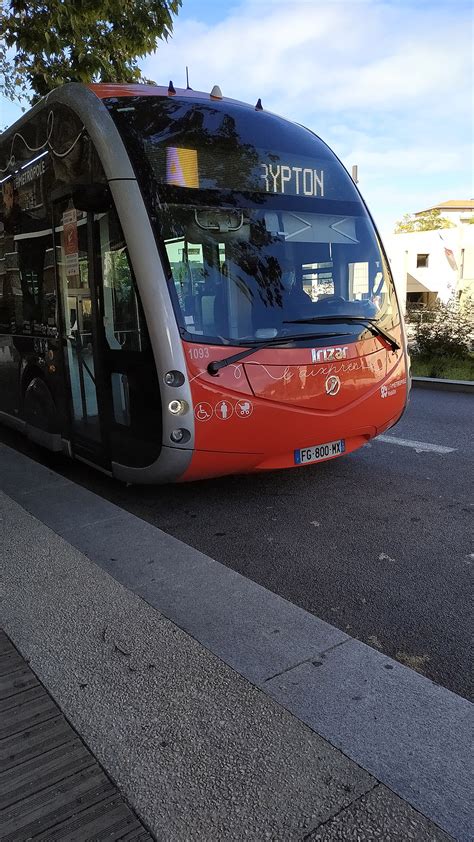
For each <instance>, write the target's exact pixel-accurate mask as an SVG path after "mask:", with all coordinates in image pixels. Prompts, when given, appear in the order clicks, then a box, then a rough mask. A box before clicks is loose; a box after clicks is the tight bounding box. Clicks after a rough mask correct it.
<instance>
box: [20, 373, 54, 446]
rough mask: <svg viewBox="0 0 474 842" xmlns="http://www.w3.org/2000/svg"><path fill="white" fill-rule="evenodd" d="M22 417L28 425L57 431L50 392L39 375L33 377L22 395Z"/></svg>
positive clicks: (49, 431)
mask: <svg viewBox="0 0 474 842" xmlns="http://www.w3.org/2000/svg"><path fill="white" fill-rule="evenodd" d="M23 418H24V420H25V421H26V423H27V425H28V426H31V427H36V428H37V429H39V430H44V432H46V433H58V432H59V429H58V418H57V411H56V405H55V403H54V400H53V397H52V395H51V392H50V391H49V389H48V387H47V385H46V383H45V382H44V380H42V379H41V377H33V379H32V380H30V382H29V383H28V386H27V388H26V391H25V394H24V397H23Z"/></svg>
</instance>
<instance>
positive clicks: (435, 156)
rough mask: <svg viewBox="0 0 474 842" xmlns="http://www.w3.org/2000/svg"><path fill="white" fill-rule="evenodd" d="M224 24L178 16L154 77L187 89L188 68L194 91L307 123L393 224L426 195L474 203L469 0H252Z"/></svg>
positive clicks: (151, 62) (149, 66)
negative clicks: (473, 198)
mask: <svg viewBox="0 0 474 842" xmlns="http://www.w3.org/2000/svg"><path fill="white" fill-rule="evenodd" d="M184 11H185V5H184V4H183V12H182V14H183V13H184ZM220 16H221V20H219V21H218V22H217V23H216V24H209V23H203V22H201V21H199V20H190V19H186V17H181V18H180V16H178V18H177V20H176V22H175V27H174V36H173V38H172V39H170V41H169V42H168V43H167V44H164V45H162V46H160V48H159V50H158V52H157V53H156V54H155V56H153V57H150V58H149V59H148V60H147V61H146V63H145V64H144V72H145V74H146V75H147V76H149V77H151V78H155V79H156V80H157V82H159V83H161V84H162V83H163V82H168V79H172V80H173V82H174V84H175V86H184V79H185V67H186V65H188V66H189V68H190V83H191V85H192V87H193V88H195V89H200V90H205V91H206V90H207V91H210V90H211V88H212V86H213V85H214V84H219V85H220V87H221V88H222V91H223V93H224V96H229V97H231V98H235V99H241V100H244V101H247V102H250V103H252V104H253V103H255V102H256V100H257V99H258V98H259V97H261V98H262V101H263V105H264V108H266V109H268V110H272V111H275V112H277V113H279V114H283V115H284V116H286V117H288V118H289V119H293V120H296V121H297V122H301V123H303V124H305V125H307V126H308V127H309V128H311V129H313V130H314V131H315V132H316V133H317V134H319V135H320V136H321V137H322V138H323V139H324V140H326V141H327V142H328V143H329V144H330V145H332V146H333V148H334V149H335V151H336V153H337V154H339V156H340V157H341V158H342V159H343V161H344V163H345V164H346V166H347V167H348V168H350V165H351V164H352V163H357V164H358V165H359V168H360V173H361V177H362V184H361V186H362V189H363V191H365V190H367V193H370V196H368V198H369V202H370V203H371V206H372V207H373V210H374V213H375V215H377V214H378V213H379V212H380V214H381V216H383V217H384V218H386V219H388V216H389V214H391V216H392V219H393V220H395V219H396V218H397V217H400V216H401V215H402V213H405V212H408V211H411V210H416V209H417V208H418V206H419V205H420V206H424V205H426V204H427V201H426V198H423V197H424V196H425V197H426V193H427V191H429V190H432V193H433V194H436V195H435V197H434V198H433V203H435V202H436V201H440V200H441V199H445V198H448V197H449V196H450V195H452V193H453V191H454V189H455V188H456V192H457V193H459V198H461V197H462V196H465V197H466V198H467V195H468V194H469V195H470V194H471V193H472V189H473V188H472V187H471V186H470V185H469V160H470V158H469V142H470V140H471V138H470V136H469V132H470V124H469V121H468V120H469V115H468V112H469V108H468V102H469V101H470V96H471V93H472V91H471V82H470V73H469V67H470V9H469V6H468V4H467V3H464V2H463V0H456V3H454V2H450V0H438V2H429V3H423V2H419V3H418V4H416V5H415V4H414V3H411V2H410V1H409V0H398V2H396V3H393V2H390V0H354V2H350V0H332V2H328V0H292V2H291V3H288V2H286V1H285V2H283V0H246V2H242V4H241V5H240V6H238V7H236V6H233V7H232V9H231V11H230V12H229V14H228V16H227V17H225V18H223V19H222V9H221V12H220ZM463 185H464V186H463ZM372 201H374V203H375V205H372ZM429 201H431V197H430V200H429ZM428 203H429V202H428Z"/></svg>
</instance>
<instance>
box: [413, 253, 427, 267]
mask: <svg viewBox="0 0 474 842" xmlns="http://www.w3.org/2000/svg"><path fill="white" fill-rule="evenodd" d="M428 258H429V254H417V255H416V268H417V269H422V268H425V267H427V266H428Z"/></svg>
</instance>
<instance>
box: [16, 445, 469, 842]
mask: <svg viewBox="0 0 474 842" xmlns="http://www.w3.org/2000/svg"><path fill="white" fill-rule="evenodd" d="M6 451H8V452H6ZM15 466H16V467H15ZM16 469H18V470H16ZM40 469H41V470H40ZM15 471H16V473H15ZM41 472H44V473H43V474H42V479H41V483H38V482H37V478H38V476H39V475H40V474H41ZM21 476H23V482H24V484H25V486H26V485H27V486H28V489H31V491H28V490H27V489H25V490H24V497H21V494H18V481H19V478H20V477H21ZM8 483H10V486H9V487H10V493H12V494H14V496H16V497H17V499H20V498H21V499H22V503H23V504H22V505H19V504H18V503H17V502H15V501H14V500H13V499H12V497H10V496H8V495H7V494H4V493H2V492H0V534H1V535H2V542H1V545H0V569H1V570H2V576H3V580H4V581H3V585H2V601H1V603H0V625H2V626H3V628H4V629H5V631H6V632H7V634H8V635H9V636H10V638H11V639H12V640H13V642H14V644H15V645H16V646H17V647H18V649H19V650H20V652H21V653H22V654H23V656H24V657H26V658H27V659H28V661H29V664H30V667H31V668H32V670H33V671H34V673H35V674H36V676H37V677H38V679H39V680H40V681H41V682H42V683H43V685H44V687H45V688H46V689H47V691H48V692H49V693H50V694H51V695H52V696H53V698H54V700H55V702H56V703H57V704H58V705H59V707H60V708H61V710H62V712H63V713H64V714H65V715H66V717H67V718H68V720H69V722H70V723H71V724H72V726H73V727H74V729H75V730H76V731H77V733H78V734H79V735H80V737H81V738H82V740H84V742H85V743H86V745H87V746H88V748H89V749H90V750H91V751H92V753H93V754H94V755H95V758H96V759H97V760H98V761H99V763H100V764H101V765H102V767H103V769H104V770H105V772H106V773H107V775H109V776H110V778H111V779H112V780H113V781H114V782H115V783H116V785H117V786H118V789H119V790H120V793H121V794H122V796H123V797H124V798H125V800H126V802H127V803H128V804H129V805H130V807H132V808H133V810H134V811H135V812H136V814H137V816H138V818H139V819H141V820H142V821H143V822H144V824H145V825H146V827H148V828H149V829H150V831H151V833H152V835H153V837H154V838H156V839H159V840H160V841H161V840H169V841H170V842H183V840H205V841H206V842H212V841H213V840H216V842H217V840H242V839H252V840H253V839H255V840H264V839H269V840H276V841H277V842H283V840H311V841H312V840H326V841H327V842H329V840H351V839H354V840H356V839H360V840H365V839H367V840H370V839H387V840H390V842H397V840H400V842H402V840H403V842H405V840H408V839H414V840H417V841H419V842H425V840H426V842H428V840H430V842H438V840H440V842H441V840H447V839H450V838H453V837H452V836H449V835H448V834H447V833H446V832H443V831H442V830H441V829H440V828H439V827H438V826H437V825H436V824H434V823H433V822H432V821H430V819H429V818H426V817H425V816H424V815H422V814H421V813H420V812H418V811H416V810H415V809H413V807H412V806H410V805H409V803H407V801H406V800H404V799H403V798H400V797H399V796H397V795H396V794H395V793H394V792H393V791H391V789H390V788H389V787H387V786H386V785H384V782H383V781H382V780H381V778H380V777H377V776H376V775H374V774H371V773H370V772H369V771H366V770H365V769H363V768H362V767H361V766H360V765H359V764H358V763H356V762H354V761H353V760H351V759H349V758H348V757H347V756H346V755H345V754H344V753H343V752H342V751H340V750H338V749H337V748H335V747H334V746H333V745H331V744H330V743H329V742H328V741H327V740H326V739H324V738H323V737H321V736H320V735H319V734H318V733H316V732H315V731H314V730H313V729H311V728H309V727H308V726H307V725H305V724H303V722H302V721H301V720H300V719H299V718H297V717H296V716H295V715H293V714H292V713H291V712H290V711H289V710H285V708H284V707H282V706H281V704H279V703H278V702H277V701H275V699H273V698H271V696H270V695H269V693H268V692H264V691H263V690H262V689H259V688H258V687H256V686H255V682H254V681H249V680H248V679H246V678H244V677H243V676H242V675H239V674H238V672H236V671H235V670H234V669H232V668H231V667H230V666H228V664H226V663H224V662H223V660H222V659H221V658H220V657H217V656H216V655H215V654H213V652H211V651H209V648H208V647H204V646H203V645H202V644H201V643H199V642H198V641H197V640H196V639H194V638H193V637H191V636H190V635H189V634H187V633H186V632H185V631H183V630H182V628H178V626H177V625H176V624H175V623H174V622H171V621H170V620H169V619H167V618H166V617H165V616H164V615H163V613H162V612H161V611H159V610H157V608H156V607H153V606H152V605H150V604H149V603H148V602H146V601H144V599H142V598H141V597H140V596H139V595H137V594H136V593H134V592H132V590H131V589H130V588H129V587H125V586H124V585H123V584H120V582H118V581H117V579H116V578H114V577H113V576H111V575H109V573H108V572H106V571H105V570H103V569H102V568H101V567H100V566H98V565H97V564H96V563H94V562H92V561H91V560H90V559H89V558H87V557H86V555H85V554H84V552H81V551H80V550H79V549H78V548H77V547H76V546H73V545H72V543H70V542H69V541H67V540H65V539H64V538H63V537H60V535H58V534H57V532H56V531H53V530H52V529H51V528H49V527H48V526H46V525H45V524H44V523H42V522H41V520H38V519H37V518H36V517H34V516H32V514H30V513H29V512H28V511H26V509H25V506H26V507H27V508H31V494H33V493H34V489H35V488H36V490H38V488H41V494H40V497H38V496H37V498H36V499H37V501H38V500H39V499H40V501H41V506H44V507H45V511H46V510H48V511H49V513H50V514H49V522H51V517H52V515H51V512H52V511H53V510H54V506H55V503H56V504H57V496H56V497H55V495H58V494H59V495H60V496H61V497H62V499H63V500H64V499H67V494H68V492H70V493H72V492H73V491H74V493H75V494H76V491H75V490H74V489H76V487H73V488H72V489H71V488H70V486H71V485H72V484H71V483H68V482H67V481H65V480H64V479H63V478H62V477H58V476H57V475H54V474H52V473H51V472H50V471H47V469H45V468H42V467H41V466H38V465H36V463H32V462H31V460H28V459H26V457H23V456H21V455H20V454H14V453H13V451H9V449H8V448H0V485H3V486H4V487H5V485H7V484H8ZM12 483H13V485H14V486H15V488H16V489H17V491H15V493H14V492H13V491H12V488H13V485H12ZM79 491H80V492H81V494H80V495H79V496H80V497H81V504H82V507H83V509H82V510H84V506H85V508H87V506H86V502H87V503H88V504H90V506H91V508H90V509H88V511H89V515H90V513H91V512H92V504H93V503H94V502H95V501H94V499H92V498H94V495H91V494H90V493H89V492H85V491H84V490H83V489H79V490H78V491H77V494H78V493H79ZM82 492H84V494H85V495H90V496H89V497H87V500H86V498H85V497H84V496H83V495H82ZM71 499H72V498H71ZM96 500H98V498H96ZM38 505H40V503H38ZM107 505H109V504H107ZM113 508H115V507H113ZM96 514H97V512H96ZM76 515H77V512H76V511H74V510H73V509H71V508H70V510H69V518H70V520H72V521H74V522H75V524H77V516H76ZM55 516H57V512H56V515H55ZM114 517H115V518H116V520H115V527H114V529H115V531H117V529H118V526H119V523H118V517H119V516H118V515H116V514H115V515H114ZM130 518H131V516H129V515H127V527H128V529H129V530H130V529H131V528H132V525H133V524H132V521H131V520H130ZM134 520H138V519H134ZM104 523H105V520H104V521H101V520H100V519H99V517H98V518H97V520H96V521H95V522H93V523H92V524H91V522H90V521H89V526H90V528H91V531H92V533H93V534H94V535H95V538H96V540H97V541H99V536H100V533H101V532H103V526H104ZM56 528H57V529H59V527H56ZM150 528H151V527H150ZM155 532H156V540H159V536H160V535H162V533H160V531H159V530H155ZM108 534H110V533H108ZM173 541H174V539H173ZM99 543H100V541H99ZM132 545H133V541H132ZM176 545H179V542H174V543H173V545H172V546H173V547H174V549H176ZM135 546H136V549H135V551H134V550H133V549H132V550H130V548H129V547H128V548H127V559H128V561H127V565H128V575H129V576H132V574H133V576H134V577H135V578H136V580H137V587H139V585H140V581H143V575H144V574H143V573H142V567H141V565H140V564H137V557H138V556H139V555H140V547H139V544H138V543H136V545H135ZM181 546H183V547H184V545H181ZM170 547H171V544H170V545H169V546H168V551H169V552H168V555H169V556H170V554H171V549H170ZM109 549H110V545H109ZM188 549H189V548H188ZM114 552H115V550H114ZM183 552H184V550H183ZM193 552H195V551H193ZM110 561H111V562H114V558H110ZM192 563H193V562H192V561H190V567H191V566H192ZM213 564H217V563H216V562H213ZM194 565H195V567H196V565H197V561H196V560H195V561H194ZM147 566H148V570H149V571H151V574H152V580H156V581H155V586H156V587H157V588H158V589H160V588H163V589H165V588H166V586H167V585H166V583H165V580H164V574H163V572H162V571H161V570H160V569H157V570H156V573H155V576H154V577H153V571H154V567H153V558H149V559H148V562H147ZM177 567H178V565H177V563H176V569H177ZM178 573H179V571H178V570H177V573H176V577H175V579H174V581H175V590H176V594H175V595H176V599H177V600H178V601H179V598H180V592H182V591H183V590H184V585H183V583H182V581H181V580H180V578H179V575H178ZM233 581H234V580H233ZM260 590H262V591H263V589H260ZM234 591H235V592H234V599H238V594H237V587H236V586H234ZM231 596H232V594H231ZM211 597H213V598H214V600H216V601H218V600H219V599H220V593H219V587H218V585H217V584H216V590H215V593H214V594H212V595H211ZM168 598H169V597H168ZM260 598H261V597H260ZM282 602H283V601H282ZM262 610H263V609H262ZM206 620H207V622H208V623H209V624H211V623H213V622H214V620H213V618H212V616H211V615H210V613H209V614H208V615H207V617H201V622H202V623H204V624H205V623H206ZM267 637H268V638H269V643H268V645H269V646H270V645H271V641H270V637H269V635H268V632H267ZM232 643H233V642H232V640H230V641H227V645H228V646H229V647H232ZM234 644H235V646H237V647H240V648H242V646H243V644H242V642H241V641H240V640H234ZM254 645H255V646H259V645H260V643H259V642H258V641H255V643H254V639H253V638H250V639H248V640H247V647H248V649H249V651H250V650H251V649H252V647H253V646H254ZM334 645H337V644H334ZM342 648H343V647H342ZM376 654H377V653H376ZM247 657H249V655H247ZM387 660H389V659H385V661H387ZM318 663H319V662H318ZM403 669H405V668H403ZM400 674H401V675H402V673H400ZM285 675H290V676H291V672H288V673H285ZM419 679H420V677H419V676H417V677H416V680H417V681H418V680H419ZM35 686H37V685H35ZM445 692H447V691H445ZM451 695H453V694H451ZM455 698H457V697H455ZM288 706H290V705H288ZM429 726H430V723H427V738H428V734H429ZM9 739H10V738H9V737H8V735H6V734H5V735H4V736H3V738H2V739H1V740H0V751H1V750H2V749H5V747H6V746H7V745H8V742H6V741H8V740H9ZM416 752H417V746H416V745H413V756H414V757H415V755H416ZM447 752H448V754H449V747H448V746H447ZM26 762H27V761H22V763H20V764H19V766H17V767H16V768H17V769H18V768H20V769H21V767H22V766H23V767H24V769H25V771H26V766H25V765H24V764H25V763H26ZM440 762H441V763H444V762H446V763H448V761H447V760H446V759H445V758H440ZM448 765H449V764H448ZM96 768H97V767H96V766H93V765H91V766H90V767H88V772H87V774H89V773H90V774H91V775H93V774H94V771H93V770H94V769H96ZM6 774H7V775H8V773H6ZM84 774H85V772H84ZM412 774H413V773H412ZM464 774H465V775H466V776H467V770H466V769H465V768H464ZM54 786H55V785H54V784H53V782H52V787H53V789H54ZM21 803H22V802H21V801H19V802H18V803H17V805H16V807H15V809H16V811H17V813H19V812H21V811H20V805H21ZM27 808H28V805H27V803H26V802H25V811H26V810H27ZM9 809H11V807H8V806H6V805H5V802H3V803H2V802H0V827H2V826H3V822H5V817H6V816H8V810H9ZM45 809H46V808H45ZM135 830H136V829H135ZM40 832H41V831H33V832H31V837H30V836H22V835H21V833H20V835H18V834H17V835H11V836H9V837H4V836H1V837H0V838H2V839H4V838H11V839H15V840H17V842H23V840H26V839H27V838H45V839H48V840H49V839H53V838H57V839H67V840H68V842H69V840H72V839H77V840H80V841H81V842H86V840H92V839H94V840H96V839H101V838H104V839H105V838H113V839H132V838H147V837H146V836H143V837H141V836H130V835H128V834H129V832H130V831H124V832H123V834H122V835H116V836H106V835H105V831H104V834H103V835H96V834H95V833H94V834H93V835H92V836H90V835H84V834H82V835H81V830H78V833H77V835H75V836H71V835H69V834H68V835H67V836H61V835H59V836H52V835H43V836H41V835H35V834H37V833H40ZM134 832H135V831H134ZM136 832H138V831H136ZM140 832H142V833H143V832H145V831H144V830H143V828H140ZM455 838H459V839H466V840H467V839H468V835H467V833H464V832H463V831H462V830H461V831H460V832H459V833H456V834H455Z"/></svg>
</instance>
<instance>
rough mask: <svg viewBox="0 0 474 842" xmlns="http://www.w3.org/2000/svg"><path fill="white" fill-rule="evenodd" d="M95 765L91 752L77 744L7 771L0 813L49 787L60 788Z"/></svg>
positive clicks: (0, 787) (0, 781)
mask: <svg viewBox="0 0 474 842" xmlns="http://www.w3.org/2000/svg"><path fill="white" fill-rule="evenodd" d="M94 763H95V761H94V758H93V757H92V755H91V754H90V752H89V751H88V750H87V749H86V747H85V746H84V745H83V744H82V743H81V741H80V740H77V741H76V744H75V745H74V744H72V745H71V744H69V745H66V746H58V748H54V749H52V751H47V752H46V753H45V754H42V755H40V756H39V757H34V758H33V759H32V760H27V761H26V762H25V763H20V764H19V765H18V766H15V767H13V768H12V769H6V770H5V771H4V772H2V773H1V774H0V810H4V809H6V808H7V807H9V806H10V805H11V804H16V803H17V801H21V800H23V799H25V798H28V797H29V796H30V795H33V794H34V793H35V792H39V791H40V790H42V789H45V788H46V787H47V786H52V785H53V784H56V783H58V784H59V783H60V782H61V781H64V780H65V779H66V778H69V777H70V776H71V775H75V774H76V773H77V772H80V771H81V770H82V769H86V768H88V767H89V766H92V765H93V764H94Z"/></svg>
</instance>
